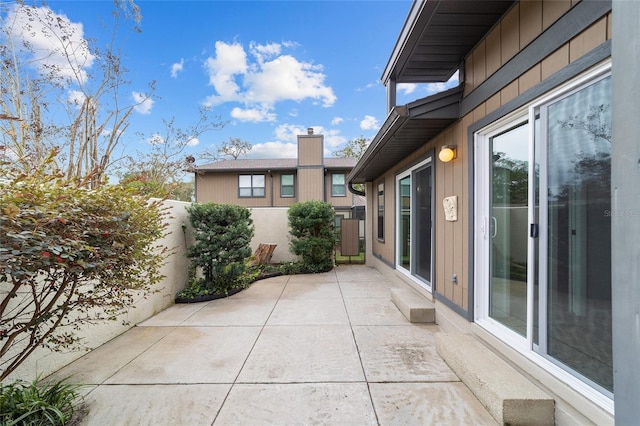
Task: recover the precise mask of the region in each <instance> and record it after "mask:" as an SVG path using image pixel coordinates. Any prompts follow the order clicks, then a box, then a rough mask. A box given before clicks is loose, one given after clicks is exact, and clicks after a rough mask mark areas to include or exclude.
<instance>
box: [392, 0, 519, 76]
mask: <svg viewBox="0 0 640 426" xmlns="http://www.w3.org/2000/svg"><path fill="white" fill-rule="evenodd" d="M514 3H515V1H513V0H483V1H479V0H475V1H472V0H463V1H457V0H424V1H420V0H417V1H415V2H414V4H413V5H412V8H411V10H410V12H409V16H408V18H407V21H406V22H405V24H404V27H403V29H402V32H401V34H400V37H399V39H398V41H397V42H396V45H395V47H394V49H393V52H392V55H391V57H390V59H389V62H388V63H387V66H386V68H385V71H384V74H383V75H382V82H383V83H384V84H385V85H387V83H388V81H389V80H390V79H391V80H395V81H396V83H432V82H444V81H448V80H449V78H451V76H452V75H453V74H454V73H455V72H456V71H457V70H458V68H459V66H460V64H461V63H462V60H463V59H464V58H465V57H466V56H467V54H468V53H469V52H471V50H472V49H473V48H474V47H475V46H476V45H477V44H478V42H480V40H482V38H483V37H484V36H485V35H486V34H487V33H488V32H489V30H490V29H491V28H492V27H493V26H494V25H495V24H496V23H497V22H498V20H499V19H500V18H501V17H502V15H504V14H505V12H506V11H507V10H508V9H509V8H510V7H511V6H512V5H513V4H514Z"/></svg>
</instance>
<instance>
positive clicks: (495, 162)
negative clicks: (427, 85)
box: [488, 123, 529, 336]
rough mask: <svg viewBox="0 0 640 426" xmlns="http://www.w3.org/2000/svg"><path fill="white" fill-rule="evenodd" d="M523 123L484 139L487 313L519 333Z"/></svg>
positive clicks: (523, 291)
mask: <svg viewBox="0 0 640 426" xmlns="http://www.w3.org/2000/svg"><path fill="white" fill-rule="evenodd" d="M528 129H529V126H528V125H527V124H526V123H525V124H522V125H520V126H518V127H515V128H513V129H510V130H507V131H505V132H503V133H500V134H498V135H496V136H493V137H491V138H490V139H489V143H490V155H491V182H490V193H491V198H490V199H491V205H490V218H489V224H488V225H489V234H490V242H489V244H490V247H489V257H490V264H489V265H490V274H489V275H490V281H489V316H490V317H491V318H493V319H494V320H496V321H498V322H499V323H501V324H502V325H504V326H506V327H508V328H509V329H511V330H513V331H515V332H516V333H518V334H520V335H522V336H525V335H526V329H527V238H528V234H527V230H528V224H527V219H528V218H527V214H528V211H527V204H528V203H527V199H528V188H529V186H528V147H529V142H528V131H529V130H528Z"/></svg>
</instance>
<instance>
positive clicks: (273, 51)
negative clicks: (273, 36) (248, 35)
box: [249, 41, 282, 64]
mask: <svg viewBox="0 0 640 426" xmlns="http://www.w3.org/2000/svg"><path fill="white" fill-rule="evenodd" d="M249 51H250V52H251V54H252V55H253V56H254V57H255V58H256V61H258V63H259V64H262V63H264V61H265V60H266V59H268V58H273V57H276V56H278V55H279V54H280V52H282V45H280V44H278V43H269V44H258V43H256V42H253V41H252V42H251V43H249Z"/></svg>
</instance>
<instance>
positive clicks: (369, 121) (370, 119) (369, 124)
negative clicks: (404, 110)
mask: <svg viewBox="0 0 640 426" xmlns="http://www.w3.org/2000/svg"><path fill="white" fill-rule="evenodd" d="M360 128H361V129H362V130H378V129H379V128H380V124H378V119H377V118H375V117H374V116H372V115H365V116H364V118H363V119H362V121H361V122H360Z"/></svg>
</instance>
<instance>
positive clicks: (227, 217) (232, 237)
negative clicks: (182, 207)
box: [187, 203, 254, 292]
mask: <svg viewBox="0 0 640 426" xmlns="http://www.w3.org/2000/svg"><path fill="white" fill-rule="evenodd" d="M187 210H188V212H189V221H190V222H191V225H192V226H193V230H194V238H195V241H196V242H195V244H194V245H193V246H191V247H189V248H188V249H187V257H189V258H190V259H191V262H192V266H195V267H196V268H200V270H201V271H202V275H203V278H200V279H198V278H196V279H195V282H193V281H192V283H191V284H192V285H193V284H195V285H198V286H200V287H204V288H207V289H210V290H212V291H215V292H225V291H228V290H229V289H231V288H234V287H237V286H239V285H241V284H240V283H237V282H236V281H237V279H238V277H239V276H240V275H242V274H243V273H244V271H245V269H246V263H245V260H246V259H247V258H249V257H250V256H251V247H250V243H251V238H252V237H253V229H254V228H253V220H252V219H251V213H250V212H249V210H248V209H247V208H245V207H241V206H236V205H231V204H216V203H203V204H193V205H191V207H188V208H187Z"/></svg>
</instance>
